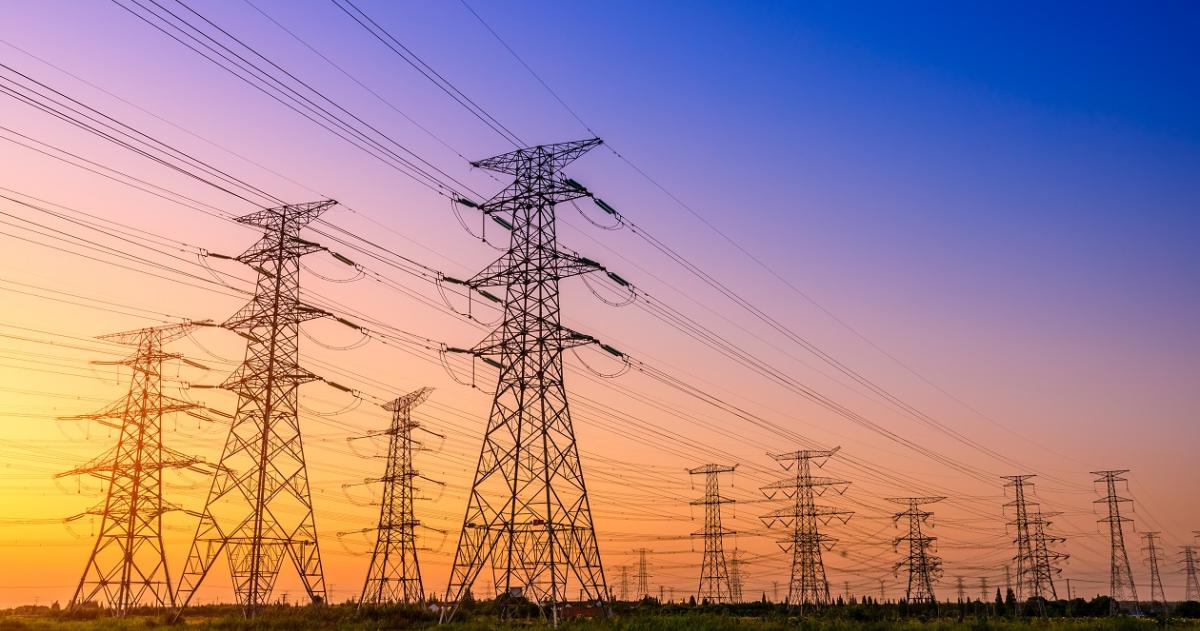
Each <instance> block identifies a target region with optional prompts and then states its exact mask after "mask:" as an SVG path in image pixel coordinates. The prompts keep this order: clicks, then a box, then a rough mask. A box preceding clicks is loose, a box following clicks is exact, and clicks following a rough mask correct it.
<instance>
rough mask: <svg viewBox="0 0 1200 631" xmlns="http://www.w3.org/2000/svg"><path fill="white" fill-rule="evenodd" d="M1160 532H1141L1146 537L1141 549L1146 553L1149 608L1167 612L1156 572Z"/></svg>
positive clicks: (1161, 585) (1164, 597) (1160, 579)
mask: <svg viewBox="0 0 1200 631" xmlns="http://www.w3.org/2000/svg"><path fill="white" fill-rule="evenodd" d="M1161 535H1162V533H1161V532H1143V533H1142V537H1143V538H1145V539H1146V547H1145V548H1143V549H1142V551H1143V552H1144V553H1145V555H1146V565H1147V566H1148V568H1149V570H1150V608H1151V609H1152V610H1153V609H1155V608H1157V609H1158V610H1159V611H1160V612H1162V613H1164V614H1165V613H1167V596H1166V594H1165V593H1163V584H1162V577H1161V576H1160V575H1159V573H1158V562H1159V561H1161V560H1162V559H1161V558H1160V557H1159V548H1158V540H1159V539H1160V538H1161Z"/></svg>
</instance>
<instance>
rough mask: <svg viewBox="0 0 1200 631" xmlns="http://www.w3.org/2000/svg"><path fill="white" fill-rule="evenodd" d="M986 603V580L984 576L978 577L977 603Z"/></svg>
mask: <svg viewBox="0 0 1200 631" xmlns="http://www.w3.org/2000/svg"><path fill="white" fill-rule="evenodd" d="M987 601H988V579H987V577H986V576H980V577H979V602H981V603H986V602H987Z"/></svg>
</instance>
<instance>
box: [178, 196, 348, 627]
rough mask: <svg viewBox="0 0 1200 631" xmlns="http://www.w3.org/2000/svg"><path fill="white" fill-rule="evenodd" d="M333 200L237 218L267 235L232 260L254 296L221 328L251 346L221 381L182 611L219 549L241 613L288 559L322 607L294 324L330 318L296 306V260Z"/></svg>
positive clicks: (257, 601)
mask: <svg viewBox="0 0 1200 631" xmlns="http://www.w3.org/2000/svg"><path fill="white" fill-rule="evenodd" d="M335 203H336V202H334V201H332V200H326V201H320V202H313V203H307V204H296V205H288V206H280V207H278V208H268V209H264V210H261V211H258V212H255V213H251V214H249V215H245V216H242V217H238V218H237V222H238V223H241V224H245V225H248V226H255V227H258V228H261V229H262V230H263V233H264V234H263V236H262V238H261V239H259V241H258V242H257V243H255V244H254V245H253V246H251V247H250V249H248V250H246V251H245V252H244V253H242V254H241V255H240V256H238V257H237V260H238V261H240V262H242V263H244V264H246V265H247V266H249V267H250V268H251V269H253V270H255V271H256V272H257V273H258V280H257V284H256V286H255V290H254V297H253V298H251V300H250V302H249V303H248V304H247V305H246V306H244V307H242V309H241V310H239V311H238V312H237V313H235V314H234V315H233V317H231V318H229V319H228V320H226V321H225V322H224V324H223V325H222V326H224V327H225V328H227V329H231V330H233V331H236V332H237V333H238V334H239V335H241V336H242V337H245V338H246V339H247V340H248V342H247V344H246V358H245V361H244V362H243V363H242V365H241V366H240V367H238V369H237V370H235V371H234V372H233V374H232V375H230V376H229V378H228V379H226V380H225V382H224V383H223V384H221V385H222V387H223V388H225V389H228V390H230V391H232V392H235V393H237V395H238V403H237V411H236V413H235V414H234V418H233V422H232V424H231V425H230V428H229V437H228V439H227V440H226V442H225V449H224V451H223V452H222V454H221V462H220V465H219V466H218V468H217V472H216V474H215V475H214V476H213V481H212V486H211V488H210V489H209V492H208V500H207V502H206V503H205V506H204V512H203V513H202V515H201V517H200V523H199V525H198V526H197V528H196V536H195V539H194V540H193V542H192V546H191V550H190V551H189V552H188V556H187V563H186V565H184V568H183V575H182V577H181V578H180V581H179V592H178V593H177V594H176V599H177V600H178V601H179V605H180V607H186V606H187V605H188V603H189V602H190V601H191V599H192V596H193V595H195V593H196V590H197V589H198V588H199V587H200V585H201V583H203V581H204V578H205V577H206V576H208V573H209V571H210V570H211V569H212V567H213V564H214V563H215V562H216V560H217V557H218V556H219V555H220V554H221V553H222V552H224V553H225V555H226V558H227V559H228V561H229V568H230V574H231V575H232V577H233V587H234V593H235V594H236V596H237V600H238V603H239V604H240V605H241V606H242V608H243V611H244V612H245V613H246V615H253V614H254V612H255V611H256V610H257V609H258V608H259V607H261V606H263V605H265V604H267V602H268V599H269V597H270V595H271V590H272V589H273V588H274V586H275V579H276V577H277V576H278V575H279V570H280V566H281V565H282V564H283V560H284V558H287V559H289V560H290V561H291V562H292V564H293V565H294V566H295V568H296V572H297V573H298V574H299V575H300V581H301V582H302V583H303V585H304V590H305V592H307V594H308V598H309V600H310V601H311V602H312V603H316V604H320V603H323V602H324V601H325V574H324V571H323V570H322V566H321V554H320V548H319V547H318V544H317V526H316V522H315V521H314V519H313V509H312V497H311V494H310V492H309V482H308V470H307V466H306V465H305V461H304V443H303V440H302V439H301V434H300V424H299V419H298V417H297V406H298V393H297V389H298V387H299V385H300V384H302V383H305V382H308V381H312V380H314V379H316V378H317V377H316V376H315V375H313V374H312V373H310V372H309V371H307V370H305V369H303V368H301V367H300V364H299V355H300V351H299V334H300V323H301V322H305V321H307V320H311V319H314V318H319V317H322V316H326V315H329V314H328V313H327V312H325V311H323V310H321V309H317V308H315V307H310V306H308V305H305V304H303V303H301V302H300V257H301V256H303V255H305V254H309V253H311V252H316V251H318V250H321V249H322V247H321V246H320V245H318V244H315V243H312V242H311V241H306V240H304V239H301V238H300V229H301V227H303V226H304V225H306V224H308V223H309V222H311V221H313V220H315V219H316V218H317V217H319V216H320V215H321V213H323V212H325V211H326V210H328V209H329V208H330V207H331V206H333V205H334V204H335Z"/></svg>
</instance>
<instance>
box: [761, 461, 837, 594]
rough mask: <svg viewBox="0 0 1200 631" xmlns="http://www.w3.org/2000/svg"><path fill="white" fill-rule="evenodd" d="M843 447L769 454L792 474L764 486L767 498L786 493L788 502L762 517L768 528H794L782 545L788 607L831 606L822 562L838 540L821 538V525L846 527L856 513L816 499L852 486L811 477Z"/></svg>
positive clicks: (819, 477) (781, 541)
mask: <svg viewBox="0 0 1200 631" xmlns="http://www.w3.org/2000/svg"><path fill="white" fill-rule="evenodd" d="M839 449H841V448H840V447H835V448H833V449H827V450H811V449H810V450H801V451H793V452H791V453H787V454H770V455H771V457H772V458H774V459H775V460H778V461H779V462H780V465H781V466H782V467H783V469H784V470H785V471H791V472H792V473H793V475H791V476H788V477H785V478H782V479H780V480H779V481H777V482H774V483H772V484H768V485H767V486H764V487H762V491H763V493H764V494H765V495H766V496H767V498H768V499H774V498H775V496H776V495H778V494H782V495H783V497H784V498H785V499H787V500H789V502H788V504H787V505H786V506H785V507H784V508H781V509H778V510H775V511H772V512H770V513H767V514H766V515H763V516H762V520H763V523H765V524H766V526H767V527H768V528H771V527H773V526H775V525H776V524H781V525H782V526H783V527H785V528H790V529H791V532H790V533H789V534H788V536H787V538H785V539H781V540H780V541H779V542H778V543H779V544H780V547H782V548H783V550H784V552H789V551H790V552H791V553H792V570H791V578H790V581H789V584H788V596H787V603H788V604H789V605H799V606H800V608H801V610H803V608H804V606H805V605H827V604H829V603H830V598H829V580H828V578H826V576H825V562H824V560H822V558H821V549H822V548H824V549H826V550H829V549H832V548H833V545H834V544H835V543H837V539H835V538H833V537H830V536H828V535H823V534H821V532H820V530H819V528H818V525H826V526H827V525H829V522H831V521H832V520H834V519H838V520H840V521H841V522H842V523H843V524H844V523H846V522H847V521H849V520H850V516H851V515H853V513H852V512H850V511H844V510H841V509H839V508H835V507H832V506H824V505H821V504H817V503H816V501H815V498H817V497H821V496H822V495H824V494H825V492H826V491H828V490H829V489H833V490H834V491H835V492H836V493H838V494H841V493H845V492H846V487H847V486H849V484H850V483H849V482H847V481H845V480H835V479H833V478H828V477H821V476H814V475H813V474H812V469H813V467H814V466H816V467H817V468H821V467H824V466H825V463H826V462H827V461H828V460H829V458H831V457H833V455H834V454H836V453H837V452H838V450H839Z"/></svg>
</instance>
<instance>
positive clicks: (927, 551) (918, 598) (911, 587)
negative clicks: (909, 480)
mask: <svg viewBox="0 0 1200 631" xmlns="http://www.w3.org/2000/svg"><path fill="white" fill-rule="evenodd" d="M886 499H887V501H889V502H894V503H896V504H901V505H904V506H907V507H908V508H907V509H906V510H903V511H901V512H898V513H896V514H895V515H893V516H892V519H893V521H894V522H896V523H899V522H900V520H902V519H907V520H908V533H907V534H905V535H903V536H900V537H896V540H895V545H896V546H899V545H900V544H907V546H908V554H907V555H906V556H905V557H904V558H903V559H902V560H900V561H899V562H897V563H896V571H899V570H900V568H908V588H907V589H905V591H904V600H905V601H906V602H907V603H909V604H937V597H935V596H934V594H933V584H934V582H935V581H937V580H938V579H939V578H941V576H942V559H941V557H939V556H938V555H937V554H936V549H935V547H934V542H936V541H937V537H933V536H930V535H928V534H925V530H924V527H925V524H926V522H928V521H929V518H930V517H932V516H933V512H931V511H927V510H922V509H921V507H922V506H924V505H926V504H933V503H935V502H940V501H942V500H944V499H946V498H944V497H889V498H886Z"/></svg>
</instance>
